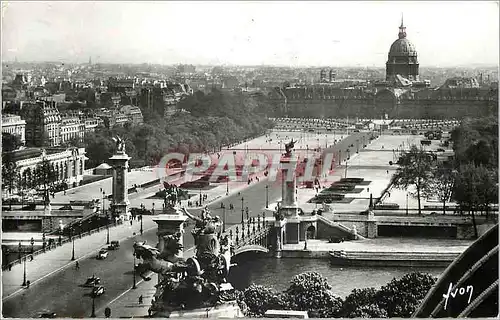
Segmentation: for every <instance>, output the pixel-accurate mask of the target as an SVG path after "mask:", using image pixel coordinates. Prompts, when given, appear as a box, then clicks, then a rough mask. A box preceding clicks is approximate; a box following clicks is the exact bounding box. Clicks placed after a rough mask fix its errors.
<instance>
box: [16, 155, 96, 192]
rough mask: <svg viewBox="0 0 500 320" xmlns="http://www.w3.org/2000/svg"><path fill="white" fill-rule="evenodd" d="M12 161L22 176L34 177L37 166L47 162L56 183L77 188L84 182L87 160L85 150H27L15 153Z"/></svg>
mask: <svg viewBox="0 0 500 320" xmlns="http://www.w3.org/2000/svg"><path fill="white" fill-rule="evenodd" d="M12 159H13V161H14V162H15V163H16V165H17V168H19V174H20V175H21V176H22V175H24V174H26V175H32V174H33V172H34V171H35V169H36V167H37V165H39V164H41V163H42V162H43V161H44V160H47V161H49V163H50V164H51V165H52V168H53V169H54V172H55V173H56V177H57V179H56V183H62V182H66V183H67V184H68V185H70V186H77V185H79V184H80V183H81V181H83V173H84V171H85V160H86V159H87V158H86V157H85V148H46V149H41V148H27V149H24V150H19V151H13V152H12ZM28 169H29V170H28ZM26 170H28V171H26ZM28 178H29V177H28Z"/></svg>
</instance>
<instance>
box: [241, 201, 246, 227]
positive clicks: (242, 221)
mask: <svg viewBox="0 0 500 320" xmlns="http://www.w3.org/2000/svg"><path fill="white" fill-rule="evenodd" d="M244 200H245V199H244V198H243V197H241V223H245V219H244V217H243V214H244V212H243V211H244V209H243V201H244Z"/></svg>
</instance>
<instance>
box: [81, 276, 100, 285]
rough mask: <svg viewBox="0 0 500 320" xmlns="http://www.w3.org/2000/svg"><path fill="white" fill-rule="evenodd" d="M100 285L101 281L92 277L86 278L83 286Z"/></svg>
mask: <svg viewBox="0 0 500 320" xmlns="http://www.w3.org/2000/svg"><path fill="white" fill-rule="evenodd" d="M99 283H101V279H100V278H98V277H96V276H92V277H88V278H87V281H86V282H85V283H84V284H83V285H84V286H85V287H93V286H95V285H96V284H99Z"/></svg>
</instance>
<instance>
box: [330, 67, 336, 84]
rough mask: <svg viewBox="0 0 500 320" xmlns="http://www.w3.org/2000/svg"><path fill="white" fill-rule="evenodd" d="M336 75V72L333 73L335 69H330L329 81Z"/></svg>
mask: <svg viewBox="0 0 500 320" xmlns="http://www.w3.org/2000/svg"><path fill="white" fill-rule="evenodd" d="M336 76H337V74H336V73H335V71H333V70H332V69H330V82H333V80H335V77H336Z"/></svg>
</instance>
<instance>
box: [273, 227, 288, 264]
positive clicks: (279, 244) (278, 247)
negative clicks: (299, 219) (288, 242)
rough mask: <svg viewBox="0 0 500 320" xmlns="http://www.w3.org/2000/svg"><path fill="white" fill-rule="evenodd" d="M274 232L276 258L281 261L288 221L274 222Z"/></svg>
mask: <svg viewBox="0 0 500 320" xmlns="http://www.w3.org/2000/svg"><path fill="white" fill-rule="evenodd" d="M274 231H275V245H274V257H275V258H277V259H279V258H281V251H282V249H283V244H285V237H286V234H285V231H286V221H284V220H278V221H274Z"/></svg>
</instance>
